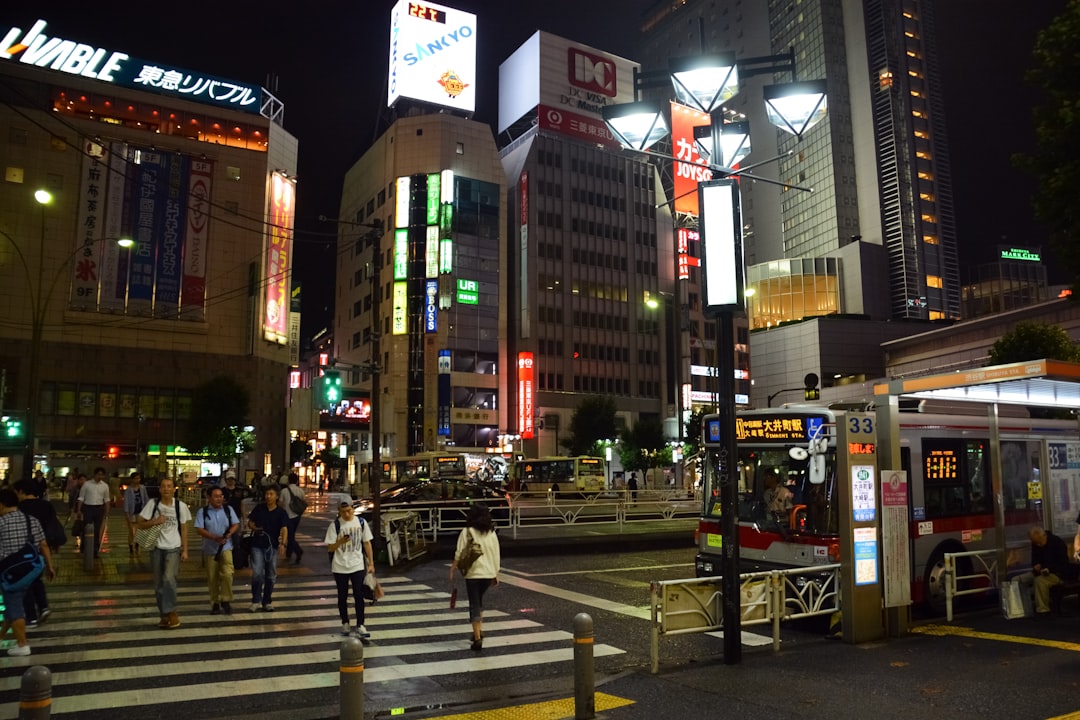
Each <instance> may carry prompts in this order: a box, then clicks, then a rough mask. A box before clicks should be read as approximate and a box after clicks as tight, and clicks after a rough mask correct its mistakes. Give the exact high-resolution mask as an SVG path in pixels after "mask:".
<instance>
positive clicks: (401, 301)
mask: <svg viewBox="0 0 1080 720" xmlns="http://www.w3.org/2000/svg"><path fill="white" fill-rule="evenodd" d="M408 285H409V284H408V283H405V282H396V283H394V315H393V320H392V322H391V332H392V333H393V334H394V335H404V334H405V333H406V332H407V331H408V327H409V322H408V307H409V291H408Z"/></svg>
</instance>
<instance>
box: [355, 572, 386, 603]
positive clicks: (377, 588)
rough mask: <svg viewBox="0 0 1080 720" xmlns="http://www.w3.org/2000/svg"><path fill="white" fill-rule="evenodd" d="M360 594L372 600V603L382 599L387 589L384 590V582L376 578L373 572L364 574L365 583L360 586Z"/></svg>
mask: <svg viewBox="0 0 1080 720" xmlns="http://www.w3.org/2000/svg"><path fill="white" fill-rule="evenodd" d="M360 594H361V595H363V596H364V599H365V600H370V601H371V602H372V603H374V602H376V601H378V600H382V599H383V598H384V597H385V596H386V591H385V590H383V586H382V583H380V582H379V581H378V579H376V577H375V576H374V575H372V574H371V573H365V574H364V584H363V585H362V586H361V588H360Z"/></svg>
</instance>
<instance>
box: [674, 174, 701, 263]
mask: <svg viewBox="0 0 1080 720" xmlns="http://www.w3.org/2000/svg"><path fill="white" fill-rule="evenodd" d="M694 194H695V195H696V194H697V191H696V190H695V191H694ZM700 239H701V234H700V233H698V231H697V230H691V229H690V228H679V230H678V232H677V233H676V241H677V242H678V244H679V247H678V260H679V279H680V280H689V279H690V268H692V267H701V260H699V259H698V258H696V257H694V256H693V255H691V254H690V243H692V242H698V241H699V240H700Z"/></svg>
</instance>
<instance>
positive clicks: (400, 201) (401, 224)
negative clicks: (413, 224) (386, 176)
mask: <svg viewBox="0 0 1080 720" xmlns="http://www.w3.org/2000/svg"><path fill="white" fill-rule="evenodd" d="M395 192H396V193H397V195H396V196H395V197H396V198H397V202H396V203H395V205H394V227H396V228H407V227H409V178H407V177H399V178H398V179H397V188H396V189H395Z"/></svg>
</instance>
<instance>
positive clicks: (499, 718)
mask: <svg viewBox="0 0 1080 720" xmlns="http://www.w3.org/2000/svg"><path fill="white" fill-rule="evenodd" d="M593 702H594V704H595V706H596V707H595V709H596V711H597V712H600V711H603V710H613V709H615V708H620V707H625V706H627V705H633V704H634V701H633V700H627V699H626V698H621V697H615V696H614V695H608V694H606V693H596V694H595V695H594V697H593ZM572 717H574V698H564V699H562V700H548V701H546V702H541V703H532V704H529V705H515V706H512V707H504V708H493V709H491V710H480V711H478V712H470V713H461V714H460V715H443V716H442V717H441V718H440V720H523V719H527V720H564V719H565V718H572Z"/></svg>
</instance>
